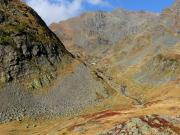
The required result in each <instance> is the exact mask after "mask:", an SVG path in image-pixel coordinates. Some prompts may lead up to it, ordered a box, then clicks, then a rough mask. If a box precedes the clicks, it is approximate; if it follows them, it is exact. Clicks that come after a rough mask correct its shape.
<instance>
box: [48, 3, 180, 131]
mask: <svg viewBox="0 0 180 135" xmlns="http://www.w3.org/2000/svg"><path fill="white" fill-rule="evenodd" d="M179 8H180V1H179V0H176V1H175V3H174V4H173V5H172V6H170V7H169V8H167V9H164V10H163V11H162V13H160V14H153V13H147V12H130V11H125V10H122V9H117V10H114V11H112V12H110V13H109V12H94V13H85V14H83V15H81V16H79V17H75V18H72V19H69V20H67V21H63V22H60V23H53V24H51V25H50V28H51V29H52V31H54V32H55V33H56V35H57V36H58V37H59V38H60V39H62V42H64V43H65V45H66V47H67V48H68V50H69V51H70V52H72V53H73V54H74V56H76V57H78V58H79V59H81V60H82V61H84V62H85V63H86V64H87V65H88V66H89V67H90V68H91V69H92V70H94V71H96V72H97V75H98V76H99V77H100V78H101V79H102V80H104V81H105V82H107V83H108V84H109V86H111V88H112V89H114V90H116V91H117V92H118V95H120V96H122V97H124V98H122V97H121V98H120V97H119V98H117V97H118V96H117V95H116V96H115V97H112V101H111V102H110V103H109V102H108V105H110V106H111V107H110V108H111V109H112V110H115V112H114V111H113V112H111V109H107V110H109V111H110V113H108V114H106V113H104V112H102V117H103V116H105V118H104V119H103V120H105V121H106V122H107V123H109V122H110V121H112V122H113V123H114V124H109V125H108V127H105V123H106V122H104V121H103V120H102V121H101V120H99V121H98V120H97V121H98V122H100V123H101V124H102V123H103V124H104V125H103V124H102V125H101V126H100V127H99V128H98V127H96V126H95V125H96V124H97V123H98V122H97V123H96V122H94V123H96V124H92V126H95V127H96V128H95V127H94V131H92V130H91V129H90V128H88V126H89V125H91V124H89V123H83V125H81V124H82V123H81V122H80V124H79V125H80V126H79V128H77V129H83V130H84V133H85V134H92V133H93V134H97V133H99V134H179V133H180V131H179V128H178V127H179V124H177V125H176V126H175V128H174V127H171V126H170V129H169V128H168V127H169V126H167V124H165V123H169V124H170V123H171V124H172V125H173V122H172V121H167V120H166V119H164V117H170V118H173V119H174V118H175V119H176V120H175V121H179V114H180V110H179V105H178V104H176V105H175V102H177V103H179V101H180V87H179V86H180V84H179V78H180V76H179V75H180V48H179V46H180V35H179V31H180V23H179V20H180V12H179V11H180V9H179ZM75 33H80V34H75ZM82 37H83V38H82ZM118 102H119V103H118ZM124 102H125V103H124ZM164 103H168V105H167V104H164ZM124 105H125V106H126V107H127V108H128V109H130V108H131V109H132V110H134V109H133V108H135V110H136V109H137V110H139V111H137V112H138V113H139V114H138V113H136V114H135V115H133V114H132V115H131V116H132V117H131V118H127V119H126V120H123V121H121V120H117V117H119V118H120V119H121V118H123V117H126V114H124V113H121V112H116V109H122V110H123V109H124V108H123V107H122V106H124ZM171 105H172V106H174V107H172V106H171ZM137 106H141V107H140V108H141V109H139V108H138V107H137ZM155 106H156V107H157V106H158V108H156V107H155ZM170 106H171V107H172V110H171V109H170V108H171V107H170ZM147 107H148V113H146V111H147V110H146V109H147ZM154 107H155V108H154ZM169 107H170V108H169ZM168 108H169V109H168ZM145 110H146V111H145ZM170 110H171V111H172V112H175V113H174V114H173V113H172V112H171V111H170ZM162 111H164V112H165V113H162ZM140 112H141V113H140ZM106 115H107V117H109V118H107V117H106ZM124 115H125V116H124ZM147 115H148V116H147ZM100 117H101V116H100ZM144 117H147V119H148V118H150V120H144ZM151 117H152V119H153V120H155V119H157V121H159V124H160V125H156V124H155V125H154V123H153V120H151ZM118 123H119V124H118ZM177 123H179V122H177ZM171 124H170V125H171ZM97 125H98V124H97ZM112 125H114V126H112ZM142 125H143V126H142ZM77 126H78V124H77ZM101 128H103V130H105V131H106V132H103V130H101ZM98 131H99V132H98ZM101 131H102V132H101ZM74 132H75V131H74ZM74 132H72V134H73V133H74ZM77 134H78V133H77ZM79 134H82V133H80V131H79Z"/></svg>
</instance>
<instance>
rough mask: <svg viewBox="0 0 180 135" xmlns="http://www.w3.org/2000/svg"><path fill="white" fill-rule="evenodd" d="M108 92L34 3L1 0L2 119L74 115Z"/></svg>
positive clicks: (0, 103)
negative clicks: (47, 21) (53, 30)
mask: <svg viewBox="0 0 180 135" xmlns="http://www.w3.org/2000/svg"><path fill="white" fill-rule="evenodd" d="M108 96H109V94H108V90H107V89H106V88H105V86H104V84H103V82H101V81H100V80H98V78H97V76H96V75H95V73H92V72H90V70H89V69H88V68H87V67H86V66H85V65H84V64H83V63H81V62H80V61H78V60H75V59H74V56H73V55H72V54H71V53H69V52H68V51H67V50H66V49H65V47H64V45H63V44H62V42H61V41H60V40H59V39H58V38H57V37H56V35H55V34H54V33H53V32H51V30H50V29H49V28H48V27H47V26H46V24H45V23H44V21H43V20H42V19H41V18H40V17H39V15H38V14H37V13H36V12H35V11H34V10H33V9H32V8H30V7H28V6H27V5H26V4H25V3H22V2H21V1H19V0H9V1H6V0H1V1H0V106H1V107H0V122H8V121H12V120H15V119H18V120H20V119H23V118H26V117H30V118H40V119H41V117H45V118H49V117H56V116H66V115H67V116H72V115H75V114H77V113H78V112H81V111H83V110H82V108H84V107H88V106H89V105H92V104H96V103H98V102H99V97H101V98H107V97H108ZM39 115H40V116H41V117H37V116H39Z"/></svg>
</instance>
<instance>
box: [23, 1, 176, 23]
mask: <svg viewBox="0 0 180 135" xmlns="http://www.w3.org/2000/svg"><path fill="white" fill-rule="evenodd" d="M24 1H25V2H26V3H27V4H28V5H29V6H31V7H32V8H34V9H35V10H36V11H37V12H38V13H39V15H40V16H41V17H42V18H43V19H44V20H45V22H46V23H47V24H48V25H49V24H51V23H52V22H59V21H62V20H66V19H69V18H71V17H74V16H77V15H79V14H81V13H83V12H86V11H97V10H102V11H111V10H113V9H116V8H123V9H126V10H131V11H138V10H145V11H149V12H156V13H158V12H161V11H162V10H163V9H164V8H166V7H168V6H170V5H171V4H172V3H173V2H174V0H24Z"/></svg>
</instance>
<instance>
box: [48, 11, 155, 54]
mask: <svg viewBox="0 0 180 135" xmlns="http://www.w3.org/2000/svg"><path fill="white" fill-rule="evenodd" d="M157 16H158V15H155V14H152V13H146V12H130V11H125V10H122V9H116V10H114V11H112V12H111V13H110V12H108V13H107V12H102V11H99V12H92V13H84V14H83V15H81V16H79V17H76V18H72V19H69V20H67V21H63V22H60V23H53V24H51V25H50V28H51V29H52V31H53V32H55V33H56V34H57V36H58V37H59V38H60V39H62V41H63V42H64V43H65V44H67V45H68V46H76V47H78V48H82V49H83V50H85V51H87V52H94V51H95V50H97V49H98V50H99V51H98V53H99V52H103V51H105V50H106V49H107V48H108V47H110V46H113V45H115V44H117V42H118V41H119V40H121V39H123V38H125V37H126V36H127V35H128V36H130V35H134V34H136V33H138V31H140V29H139V26H141V25H144V24H145V23H147V22H150V21H153V20H154V19H155V18H157ZM77 32H78V33H79V34H76V33H77Z"/></svg>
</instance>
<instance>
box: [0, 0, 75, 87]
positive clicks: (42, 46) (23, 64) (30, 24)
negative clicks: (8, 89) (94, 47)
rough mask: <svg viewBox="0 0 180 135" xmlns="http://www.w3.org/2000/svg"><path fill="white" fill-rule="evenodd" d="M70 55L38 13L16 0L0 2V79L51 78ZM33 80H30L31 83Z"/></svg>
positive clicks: (44, 81) (66, 61) (3, 80)
mask: <svg viewBox="0 0 180 135" xmlns="http://www.w3.org/2000/svg"><path fill="white" fill-rule="evenodd" d="M71 58H72V55H71V54H70V53H69V52H68V51H67V50H66V49H65V47H64V46H63V44H62V43H61V42H60V40H59V39H58V38H57V37H56V36H55V35H54V33H52V32H51V31H50V30H49V28H48V27H47V26H46V24H45V23H44V21H43V20H42V19H41V18H40V17H39V16H38V14H37V13H36V12H35V11H34V10H33V9H31V8H30V7H27V6H26V5H25V4H23V3H21V2H20V1H18V0H9V1H1V3H0V83H1V84H2V83H6V82H10V81H13V80H18V81H20V80H24V79H25V78H26V80H27V81H28V84H30V85H29V86H31V87H34V86H33V82H32V81H33V80H36V79H37V80H38V79H40V80H42V83H47V81H46V80H51V79H52V78H55V77H56V74H55V71H56V69H57V67H58V66H60V64H65V63H68V62H70V59H71ZM27 78H28V79H27ZM31 82H32V84H31Z"/></svg>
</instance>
